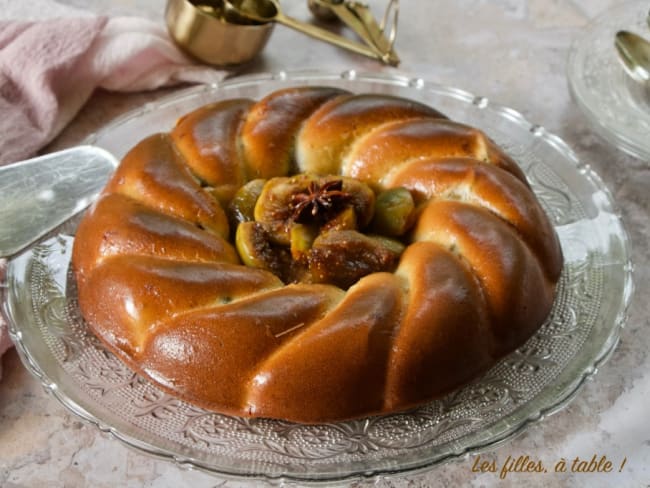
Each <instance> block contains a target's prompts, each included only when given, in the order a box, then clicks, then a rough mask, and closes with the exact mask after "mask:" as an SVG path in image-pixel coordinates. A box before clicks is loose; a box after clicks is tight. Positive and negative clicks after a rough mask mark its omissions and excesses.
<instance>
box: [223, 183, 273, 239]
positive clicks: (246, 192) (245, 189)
mask: <svg viewBox="0 0 650 488" xmlns="http://www.w3.org/2000/svg"><path fill="white" fill-rule="evenodd" d="M265 183H266V180H263V179H261V178H260V179H256V180H251V181H249V182H248V183H246V184H245V185H244V186H242V187H241V188H240V189H239V190H237V192H236V193H235V196H234V197H233V198H232V200H231V201H230V204H229V205H228V219H229V220H230V225H231V226H232V227H233V228H235V227H237V225H238V224H240V223H241V222H249V221H251V220H255V204H256V203H257V199H258V198H259V196H260V194H261V193H262V189H263V188H264V184H265Z"/></svg>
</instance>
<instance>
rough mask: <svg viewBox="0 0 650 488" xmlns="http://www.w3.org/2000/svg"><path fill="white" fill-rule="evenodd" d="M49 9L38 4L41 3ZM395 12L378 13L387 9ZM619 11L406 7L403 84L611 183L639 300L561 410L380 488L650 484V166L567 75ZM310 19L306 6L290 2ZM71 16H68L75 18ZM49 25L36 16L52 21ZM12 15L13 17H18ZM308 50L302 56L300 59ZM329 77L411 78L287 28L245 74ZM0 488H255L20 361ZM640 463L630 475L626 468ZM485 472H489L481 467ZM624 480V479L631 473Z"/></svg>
mask: <svg viewBox="0 0 650 488" xmlns="http://www.w3.org/2000/svg"><path fill="white" fill-rule="evenodd" d="M41 1H42V0H35V1H34V3H35V4H38V3H39V2H41ZM60 3H65V4H67V5H83V6H85V8H90V9H91V10H92V11H93V12H95V13H97V12H99V13H110V14H115V13H118V14H123V13H126V14H131V13H143V14H144V15H149V16H151V17H154V18H161V12H162V10H163V8H164V1H162V0H157V1H148V2H147V1H144V0H140V1H129V0H121V1H114V2H107V1H100V0H93V1H84V2H81V1H63V0H61V2H60ZM382 3H383V2H371V5H372V6H373V7H376V6H377V5H381V4H382ZM615 3H616V2H615V0H590V1H589V2H587V1H580V0H574V1H568V0H554V1H548V0H492V1H489V2H488V1H485V0H436V1H435V2H431V1H430V0H404V1H402V6H401V7H402V8H401V12H400V20H401V28H400V32H399V36H398V42H397V50H398V52H399V54H400V56H401V58H402V64H401V66H400V68H399V71H398V72H401V73H406V74H410V75H416V76H418V77H421V78H424V79H427V80H432V81H436V82H439V83H442V84H446V85H450V86H456V87H459V88H463V89H466V90H468V91H471V92H473V93H477V94H480V95H484V96H487V97H488V98H490V99H492V100H494V101H497V102H498V103H500V104H503V105H506V106H510V107H514V108H516V109H518V110H520V111H521V112H522V113H523V114H524V115H525V116H526V118H528V119H529V120H531V121H534V122H536V123H539V124H541V125H543V126H545V127H546V128H547V129H548V130H549V131H550V132H553V133H555V134H557V135H559V136H560V137H562V138H563V139H564V140H565V141H567V142H568V143H569V144H570V145H571V147H572V148H573V149H574V150H575V152H576V153H577V155H578V156H579V158H580V159H581V160H583V161H585V162H588V163H589V164H590V165H591V166H592V167H593V168H594V169H595V170H596V171H597V172H598V173H599V174H600V175H601V176H602V178H603V180H604V182H605V184H606V185H607V186H608V187H609V189H610V190H611V192H612V195H613V197H614V199H615V200H616V202H617V204H618V206H619V208H620V210H621V212H622V215H623V219H624V224H625V226H626V228H627V230H628V232H629V234H630V238H631V250H632V260H633V262H634V265H635V285H636V294H635V298H634V299H633V303H632V305H631V308H630V311H629V319H628V321H627V325H626V327H625V328H624V330H623V331H622V334H621V340H620V344H619V345H618V347H617V349H616V350H615V352H614V354H613V355H612V357H611V359H610V360H609V361H608V362H607V363H606V364H605V365H604V366H602V368H600V371H599V372H598V374H597V375H596V376H595V377H594V378H593V379H592V380H591V381H588V382H587V383H586V384H585V385H584V387H583V388H582V389H581V390H580V392H579V393H578V395H577V396H576V398H575V399H573V400H572V401H571V402H570V404H569V405H568V406H567V407H566V408H564V409H562V410H561V411H560V412H558V413H556V414H554V415H552V416H550V417H548V418H546V419H544V420H543V421H542V422H539V423H536V424H534V425H532V426H530V427H529V428H528V429H526V430H525V432H524V433H522V434H521V435H519V436H517V437H516V438H515V439H511V440H508V441H507V442H505V443H503V444H502V445H500V446H499V447H498V448H495V449H493V450H491V451H488V452H486V453H483V454H481V455H480V460H478V456H470V457H468V458H466V459H462V460H459V461H456V462H451V463H448V464H445V465H442V466H440V467H437V468H435V469H433V470H432V471H429V472H426V473H420V474H417V475H412V476H400V477H393V478H388V479H381V480H377V482H376V485H377V486H382V487H384V486H386V487H392V486H395V487H421V486H422V487H424V486H427V487H428V486H457V485H463V486H475V487H482V486H503V487H508V486H520V485H524V484H525V485H527V486H529V487H531V488H532V487H542V486H549V485H555V486H562V485H563V486H589V487H599V486H602V487H606V486H634V487H639V486H641V487H644V486H645V487H647V486H650V410H648V407H647V404H648V401H647V399H648V398H650V355H649V354H648V351H649V350H650V334H648V328H649V327H650V302H649V301H647V300H645V297H646V295H647V293H648V291H650V267H649V264H650V253H649V252H648V244H647V243H648V242H650V219H649V217H650V191H649V189H650V164H649V162H648V161H641V160H638V159H635V158H633V157H630V156H627V155H625V154H624V153H622V152H621V151H619V150H618V149H616V148H615V147H612V146H611V145H609V144H607V143H605V142H604V141H603V140H601V139H600V138H599V137H597V136H596V135H595V134H593V133H592V132H591V131H590V129H589V127H588V125H587V122H586V120H585V118H584V116H583V115H582V113H581V112H580V111H579V110H578V108H577V106H576V105H575V103H574V102H573V101H572V99H571V97H570V94H569V91H568V88H567V80H566V76H565V64H566V58H567V53H568V50H569V47H570V44H571V42H572V40H573V39H574V38H575V37H576V36H577V35H579V34H580V31H581V28H583V27H584V26H585V25H586V24H587V23H588V22H589V21H590V19H592V18H593V17H594V16H596V15H597V14H598V13H599V12H601V11H603V10H605V9H607V8H608V7H610V6H612V5H614V4H615ZM283 5H285V8H286V10H287V11H288V12H289V13H291V14H293V15H295V16H296V17H302V18H306V17H307V15H308V13H307V9H306V7H305V5H303V2H301V1H297V0H295V1H288V0H285V1H284V2H283ZM62 9H63V7H62ZM51 14H52V12H48V13H47V14H46V13H39V12H38V9H35V13H34V15H33V16H34V17H39V16H42V15H51ZM5 15H8V16H11V12H9V13H7V12H5ZM297 46H299V48H297ZM303 68H318V69H324V70H334V71H342V70H344V69H350V68H354V69H357V70H359V71H383V72H387V73H392V72H397V71H396V70H395V69H393V68H388V67H383V66H380V65H379V64H377V63H375V62H374V61H372V60H367V59H364V58H361V57H359V56H356V55H353V54H348V53H345V52H342V51H340V50H339V49H337V48H334V47H332V46H329V45H325V44H322V43H319V42H316V41H311V40H309V39H306V38H303V37H302V36H301V35H300V34H298V33H295V32H293V31H290V30H288V29H285V28H277V29H276V30H275V32H274V34H273V37H272V39H271V41H270V43H269V45H268V46H267V48H266V50H265V52H264V54H263V56H262V57H261V58H259V59H258V60H257V61H256V62H254V63H253V64H251V65H248V66H247V67H246V68H244V69H243V70H242V71H241V72H242V73H256V72H265V71H278V70H281V69H282V70H291V69H303ZM173 91H174V89H167V90H160V91H157V92H155V93H138V94H130V95H125V94H117V93H108V92H98V93H96V94H95V95H94V96H93V97H92V99H91V100H90V102H89V103H88V104H87V105H86V107H85V108H84V109H83V110H82V112H81V113H80V114H79V115H78V116H77V118H76V119H75V120H74V121H73V122H72V123H71V124H70V125H69V127H67V129H66V130H65V131H64V132H63V133H62V134H61V136H60V137H59V138H58V139H57V140H56V141H55V142H54V143H53V144H52V145H51V146H50V147H48V148H47V150H54V149H59V148H64V147H68V146H70V145H73V144H76V143H78V142H79V141H81V140H82V139H83V138H84V137H86V136H87V135H88V134H90V133H91V132H93V131H95V130H96V129H98V128H99V127H101V126H102V125H103V124H105V123H106V122H107V121H109V120H111V119H113V118H114V117H117V116H119V115H120V114H123V113H125V112H127V111H129V110H131V109H133V108H134V107H137V106H139V105H141V104H142V103H144V102H146V101H150V100H152V99H155V98H158V97H160V96H161V95H163V94H166V93H169V92H173ZM2 363H3V364H2V365H3V371H4V377H3V378H2V380H1V381H0V486H3V487H5V488H17V487H40V486H48V487H84V486H93V487H97V488H100V487H113V486H129V487H137V486H148V487H178V488H182V487H192V488H203V487H215V486H228V487H244V486H253V485H255V483H250V482H248V483H247V482H243V481H232V480H229V481H227V480H222V479H219V478H215V477H213V476H211V475H209V474H205V473H202V472H196V471H185V470H181V469H180V468H178V467H176V466H175V465H173V464H171V463H169V462H166V461H162V460H157V459H153V458H150V457H147V456H145V455H143V454H140V453H137V452H134V451H132V450H130V449H128V448H126V447H124V446H123V445H122V444H120V443H119V442H118V441H116V440H114V439H110V438H106V437H105V436H103V435H101V434H100V433H99V432H98V431H97V430H96V429H95V427H93V426H90V425H88V424H86V423H84V422H82V421H80V420H79V419H78V418H77V417H75V416H74V415H72V414H71V413H69V412H68V411H67V410H66V409H64V408H63V407H62V406H61V405H60V404H59V403H58V402H57V401H56V400H55V399H53V398H52V397H50V396H48V395H47V394H46V393H45V392H44V391H43V389H42V387H41V386H40V383H39V382H38V381H37V380H36V379H34V378H32V377H31V376H30V374H29V373H28V372H27V370H26V369H25V368H24V367H23V366H22V364H21V363H20V360H19V359H18V357H17V354H16V353H15V351H13V350H12V351H10V352H9V353H8V354H6V355H5V356H4V357H3V358H2ZM594 455H596V456H598V458H600V457H601V456H607V458H608V459H609V460H611V461H612V463H613V466H614V468H613V471H612V472H611V473H600V474H588V473H571V472H570V469H569V472H567V473H548V474H545V475H539V474H536V473H532V474H525V473H510V474H509V475H508V476H507V477H506V478H505V479H500V477H499V473H492V472H484V473H480V472H475V471H473V468H476V467H477V466H478V465H479V464H480V463H482V462H483V461H487V462H488V465H489V464H491V463H492V462H494V463H495V465H497V466H498V467H500V466H501V465H502V464H503V463H504V462H505V461H506V460H507V459H508V457H509V456H510V457H511V458H518V457H519V456H529V458H531V459H533V460H542V461H543V462H544V464H545V465H553V464H554V463H555V462H556V461H558V460H560V459H562V458H564V459H566V460H567V463H568V464H569V465H570V464H571V462H572V461H573V460H574V459H575V458H576V457H580V458H581V459H583V460H591V459H592V456H594ZM624 459H626V461H625V464H624V465H623V467H622V469H620V468H621V463H622V462H623V460H624ZM477 461H478V462H477ZM619 469H620V471H619Z"/></svg>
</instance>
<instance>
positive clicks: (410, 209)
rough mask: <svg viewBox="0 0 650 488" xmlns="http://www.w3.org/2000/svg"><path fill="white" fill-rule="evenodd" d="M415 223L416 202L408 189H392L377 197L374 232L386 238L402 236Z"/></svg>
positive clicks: (373, 224) (373, 222)
mask: <svg viewBox="0 0 650 488" xmlns="http://www.w3.org/2000/svg"><path fill="white" fill-rule="evenodd" d="M414 223H415V202H414V201H413V196H412V195H411V192H410V191H408V190H407V189H406V188H401V187H400V188H392V189H390V190H386V191H385V192H382V193H380V194H379V195H377V202H376V203H375V216H374V218H373V220H372V229H373V231H374V232H377V233H379V234H383V235H386V236H401V235H404V234H405V233H406V231H408V230H409V228H410V227H411V226H412V225H413V224H414Z"/></svg>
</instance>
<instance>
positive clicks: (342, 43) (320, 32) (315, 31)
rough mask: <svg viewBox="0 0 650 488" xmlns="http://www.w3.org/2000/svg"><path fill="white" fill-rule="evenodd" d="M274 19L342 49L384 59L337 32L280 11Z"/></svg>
mask: <svg viewBox="0 0 650 488" xmlns="http://www.w3.org/2000/svg"><path fill="white" fill-rule="evenodd" d="M274 20H275V21H276V22H278V23H280V24H282V25H285V26H287V27H289V28H291V29H294V30H297V31H298V32H302V33H303V34H307V35H308V36H311V37H314V38H315V39H319V40H321V41H325V42H329V43H330V44H334V45H335V46H338V47H342V48H343V49H347V50H348V51H352V52H355V53H357V54H363V55H364V56H368V57H370V58H373V59H379V60H381V61H384V59H382V57H381V55H380V54H379V53H377V52H375V51H373V50H372V49H370V48H369V47H367V46H365V45H363V44H359V43H357V42H353V41H351V40H349V39H346V38H345V37H342V36H339V35H337V34H333V33H332V32H329V31H327V30H325V29H321V28H319V27H316V26H313V25H309V24H305V23H303V22H300V21H298V20H296V19H294V18H291V17H289V16H287V15H285V14H284V13H282V12H278V14H277V15H276V16H275V19H274Z"/></svg>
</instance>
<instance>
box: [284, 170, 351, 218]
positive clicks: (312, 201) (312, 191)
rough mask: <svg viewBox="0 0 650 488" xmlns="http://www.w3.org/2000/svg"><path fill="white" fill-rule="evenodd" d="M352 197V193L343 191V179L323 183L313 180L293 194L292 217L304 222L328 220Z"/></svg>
mask: <svg viewBox="0 0 650 488" xmlns="http://www.w3.org/2000/svg"><path fill="white" fill-rule="evenodd" d="M351 198H352V195H350V194H349V193H346V192H344V191H343V180H332V181H328V182H326V183H323V184H322V185H319V184H318V183H317V182H316V181H311V182H310V183H309V186H308V187H307V188H306V189H305V190H304V191H301V192H299V193H295V194H294V195H292V196H291V208H292V212H293V213H292V219H293V221H294V222H299V223H302V224H307V223H310V222H314V221H318V222H319V223H323V222H326V221H327V220H328V219H329V218H330V217H332V216H333V215H335V214H336V213H337V212H338V211H339V210H341V209H342V207H343V206H344V205H345V204H347V203H348V202H349V201H350V199H351Z"/></svg>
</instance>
